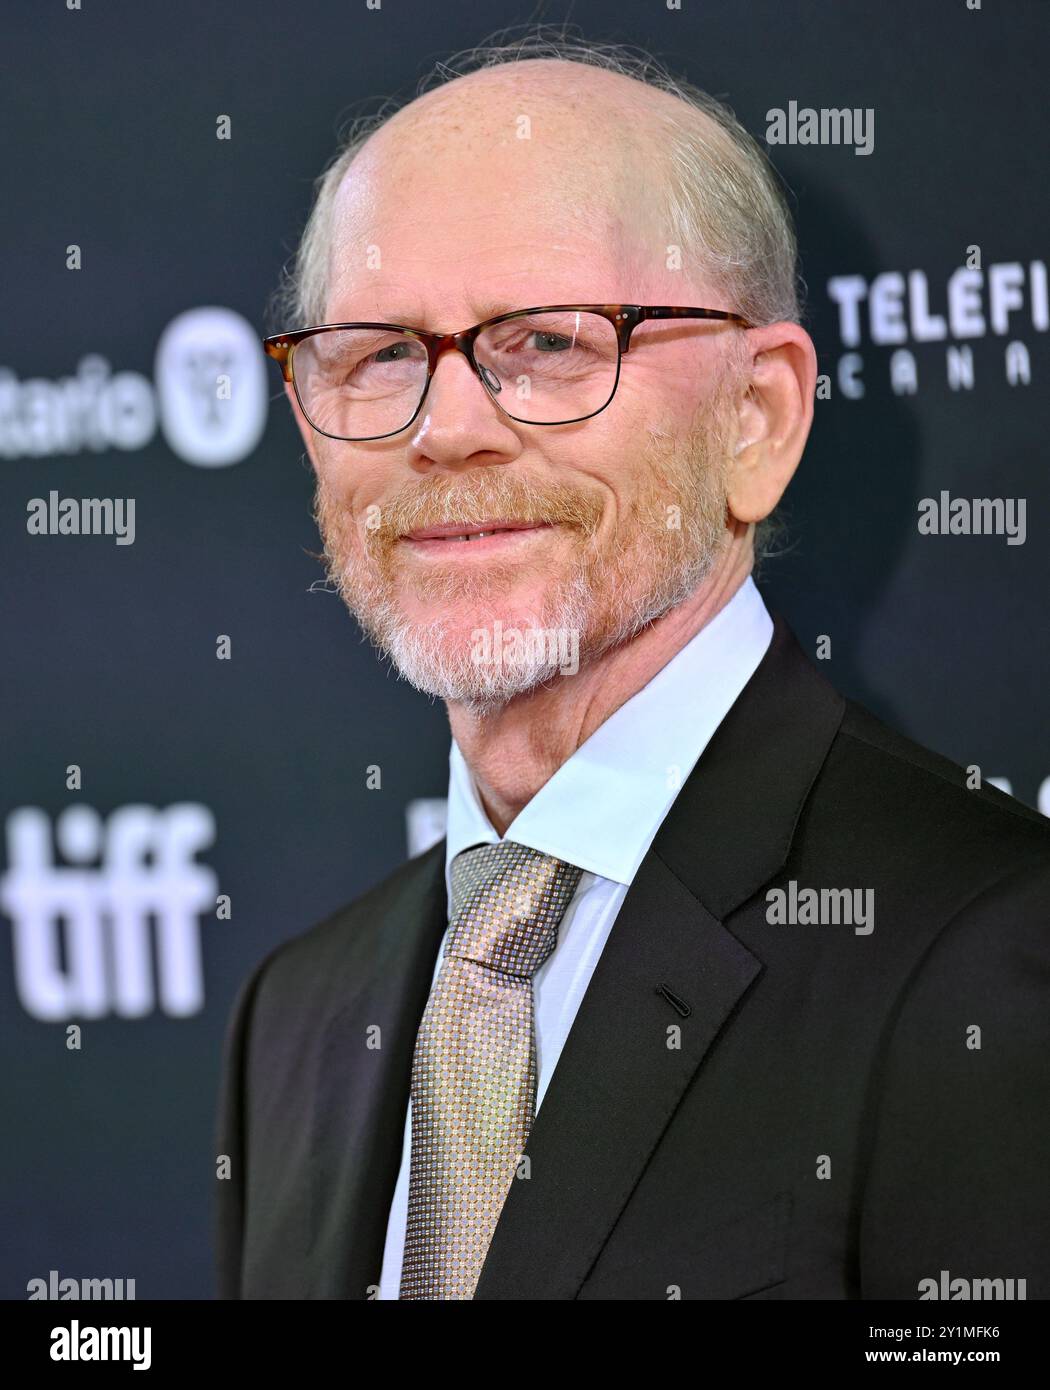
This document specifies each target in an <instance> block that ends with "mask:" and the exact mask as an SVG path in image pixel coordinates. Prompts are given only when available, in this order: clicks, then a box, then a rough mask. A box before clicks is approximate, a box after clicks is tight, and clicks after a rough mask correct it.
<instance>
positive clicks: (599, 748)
mask: <svg viewBox="0 0 1050 1390" xmlns="http://www.w3.org/2000/svg"><path fill="white" fill-rule="evenodd" d="M772 635H773V620H772V619H771V618H770V616H769V612H768V611H767V609H766V606H765V604H764V603H763V601H762V596H761V595H760V594H759V592H758V589H757V588H756V586H755V583H754V580H753V579H752V578H751V576H750V575H749V576H748V578H747V579H746V580H745V581H744V583H743V584H742V585H741V586H740V588H739V589H738V590H737V592H736V593H735V594H734V595H733V597H732V598H731V599H730V601H729V602H728V603H727V604H726V605H725V607H724V608H722V609H721V610H720V611H719V612H718V613H716V614H715V616H714V617H713V618H712V619H711V621H710V622H709V623H707V624H706V626H704V627H702V628H701V629H700V631H699V632H698V633H696V635H695V636H694V637H692V638H691V639H690V640H689V641H688V642H687V643H686V645H685V646H684V647H683V648H682V649H681V650H680V651H679V652H677V653H676V654H675V655H674V656H673V657H672V658H671V660H670V661H669V662H668V663H667V665H666V666H664V667H663V668H662V669H661V670H660V671H658V672H657V673H656V675H655V676H654V677H653V678H652V680H651V681H649V683H648V684H647V685H645V686H643V687H642V689H641V690H639V691H638V692H637V693H636V694H634V695H632V696H631V698H630V699H629V700H627V701H626V702H625V703H624V704H622V705H621V706H620V708H619V709H618V710H616V711H615V712H614V713H613V714H611V715H610V716H609V718H608V719H607V720H606V721H605V723H604V724H602V725H600V726H599V727H598V728H597V729H596V730H595V731H594V733H593V734H591V736H590V738H588V739H587V740H586V742H584V743H582V744H581V745H580V747H579V748H577V749H576V751H575V753H573V754H572V756H571V757H570V758H569V759H567V761H566V762H564V763H563V764H562V766H561V767H560V768H558V770H557V772H555V774H554V775H553V777H551V778H550V780H549V781H547V782H545V783H544V785H543V786H542V787H541V788H540V790H539V791H538V792H537V793H536V795H535V796H534V797H533V798H532V800H531V801H530V802H529V803H528V805H527V806H525V807H523V809H522V810H521V811H520V812H519V814H518V815H517V816H516V817H515V819H514V820H513V821H512V822H511V824H510V825H509V826H508V827H507V832H506V838H507V839H508V840H514V841H516V842H517V843H518V844H522V845H528V846H529V847H530V848H532V849H535V850H539V851H541V852H542V853H544V854H552V855H555V856H556V857H557V858H558V859H564V860H566V861H567V862H568V863H571V864H576V865H578V866H579V867H580V868H581V869H584V870H585V871H587V872H590V873H594V874H598V875H600V876H601V877H602V878H607V879H611V880H613V881H614V882H616V883H622V884H630V883H631V882H632V881H633V879H634V875H635V874H636V873H637V871H638V866H639V865H640V864H641V862H642V860H643V858H644V857H645V854H646V852H647V850H648V849H649V846H650V844H651V843H652V841H653V839H654V837H655V835H656V832H657V831H658V830H659V828H660V825H661V823H662V822H663V819H664V817H665V816H666V815H667V812H668V811H669V810H670V808H671V804H672V803H673V801H674V799H675V797H676V796H677V795H678V792H679V791H680V790H681V788H682V785H683V784H684V782H685V779H686V778H687V777H688V776H689V774H690V772H691V771H692V769H693V767H694V766H695V764H696V762H697V760H698V758H699V757H700V754H701V753H702V752H703V751H704V748H705V747H706V746H707V743H708V740H709V739H710V738H711V735H712V734H713V733H714V732H715V730H716V729H717V728H718V726H719V724H720V723H721V722H722V720H723V719H724V718H725V716H726V714H728V712H729V710H730V708H731V706H732V705H733V704H734V702H735V701H736V699H737V697H738V695H739V694H740V692H741V691H742V690H743V688H744V686H745V685H746V684H747V682H748V681H749V680H750V678H751V676H752V675H753V674H754V672H755V669H756V667H757V666H758V664H759V662H760V661H761V660H762V658H763V656H764V655H765V653H766V649H767V648H768V646H769V643H770V639H771V637H772ZM499 839H500V837H499V835H498V834H497V833H496V830H495V827H494V826H493V825H492V823H491V821H490V820H489V818H488V816H487V815H486V813H485V811H484V809H483V807H482V805H481V801H480V799H479V797H478V793H477V788H476V787H475V785H474V779H473V777H472V775H471V773H470V769H469V768H468V766H467V763H466V760H465V759H464V757H463V754H462V753H461V752H460V749H459V745H458V744H457V743H456V741H455V739H453V740H452V747H451V750H450V753H449V794H448V820H447V826H446V851H445V886H446V889H447V891H448V894H449V901H450V902H451V866H452V861H453V859H455V857H456V855H457V854H459V853H460V852H461V851H462V850H465V849H469V848H470V847H471V846H472V845H477V844H497V843H498V842H499Z"/></svg>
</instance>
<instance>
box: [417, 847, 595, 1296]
mask: <svg viewBox="0 0 1050 1390" xmlns="http://www.w3.org/2000/svg"><path fill="white" fill-rule="evenodd" d="M581 873H582V870H581V869H579V868H577V867H576V865H575V864H567V863H565V862H564V861H563V860H561V859H555V858H554V857H553V856H552V855H549V854H541V853H540V852H539V850H534V849H529V848H528V847H527V846H525V845H518V844H515V843H514V842H513V841H512V840H501V841H500V842H499V843H498V844H495V845H476V846H475V847H474V848H473V849H468V850H464V851H463V853H462V854H457V855H456V858H455V859H454V860H453V861H452V916H451V920H450V923H449V930H448V935H447V937H446V943H445V952H444V959H443V960H442V963H441V970H440V973H439V974H438V977H437V980H436V981H435V983H434V987H433V989H432V990H431V992H430V998H429V1000H428V1002H427V1006H426V1009H425V1010H424V1013H423V1019H422V1022H421V1023H420V1026H419V1033H418V1034H417V1036H416V1050H415V1054H414V1057H413V1061H412V1158H411V1168H410V1170H409V1189H408V1225H407V1230H406V1233H405V1255H404V1263H403V1265H402V1270H401V1294H400V1296H401V1298H403V1299H422V1298H435V1299H437V1298H440V1299H463V1298H473V1296H474V1288H475V1285H476V1284H477V1282H478V1276H479V1275H480V1273H481V1266H482V1264H483V1263H484V1260H485V1256H486V1254H487V1252H488V1248H489V1242H490V1241H491V1239H492V1233H493V1231H494V1230H495V1228H496V1222H497V1221H498V1220H499V1215H500V1211H501V1210H502V1208H503V1203H504V1200H505V1198H506V1196H507V1192H508V1190H509V1188H510V1185H511V1183H512V1182H513V1181H514V1175H515V1173H516V1171H517V1166H518V1162H519V1160H520V1158H521V1156H522V1153H523V1151H524V1148H525V1144H526V1141H527V1140H528V1137H529V1129H530V1128H531V1125H532V1120H533V1116H534V1114H535V1109H536V1036H535V1030H534V1026H533V998H532V977H533V975H534V974H535V973H536V971H537V970H538V969H539V968H540V966H541V965H542V964H543V962H544V961H545V960H546V959H547V957H548V956H549V955H550V953H551V952H552V951H553V950H554V947H555V946H556V945H557V941H558V926H559V923H560V922H561V919H562V916H563V914H564V912H565V909H566V908H567V907H568V905H569V902H570V900H571V899H572V896H573V893H574V892H575V891H576V885H577V883H578V882H579V879H580V874H581Z"/></svg>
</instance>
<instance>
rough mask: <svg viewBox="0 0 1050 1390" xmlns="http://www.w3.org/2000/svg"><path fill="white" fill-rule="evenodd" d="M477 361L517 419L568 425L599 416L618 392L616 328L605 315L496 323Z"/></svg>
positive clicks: (564, 314) (479, 344) (480, 343)
mask: <svg viewBox="0 0 1050 1390" xmlns="http://www.w3.org/2000/svg"><path fill="white" fill-rule="evenodd" d="M474 359H475V361H476V362H477V364H478V367H479V369H480V372H481V378H482V380H483V381H484V383H485V386H486V388H487V389H488V391H489V393H490V395H491V396H492V397H493V399H494V400H495V401H496V402H497V403H498V404H499V405H500V406H501V407H502V408H503V409H504V410H505V411H506V412H507V414H508V415H511V416H513V417H514V419H515V420H522V421H525V422H527V423H529V424H535V425H562V424H566V423H567V422H568V421H570V420H580V419H582V418H584V417H585V416H587V415H593V414H595V412H596V411H599V410H601V409H602V408H603V407H604V406H606V405H608V404H609V401H610V400H611V399H612V394H613V392H614V391H615V389H616V375H617V372H618V371H619V365H620V355H619V347H618V343H617V337H616V329H615V328H614V326H613V325H612V324H611V323H610V322H609V320H608V319H605V318H602V316H601V315H600V314H592V313H588V312H586V311H576V310H571V309H561V310H555V311H554V312H545V313H538V314H527V315H524V316H523V317H521V318H514V319H507V320H505V321H504V322H503V323H494V324H491V325H490V326H489V327H488V328H486V329H485V330H484V331H483V332H482V333H480V334H479V335H478V338H477V340H476V342H475V344H474Z"/></svg>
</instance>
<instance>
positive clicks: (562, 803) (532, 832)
mask: <svg viewBox="0 0 1050 1390" xmlns="http://www.w3.org/2000/svg"><path fill="white" fill-rule="evenodd" d="M772 635H773V621H772V619H771V618H770V616H769V613H768V611H767V609H766V606H765V604H764V603H763V602H762V597H761V595H760V594H759V592H758V589H757V588H756V587H755V584H754V581H753V580H752V579H751V578H750V577H748V578H747V579H746V580H745V581H744V583H743V584H742V585H741V587H740V588H739V589H738V590H737V592H736V593H735V594H734V595H733V597H732V598H731V599H730V601H729V602H728V603H727V604H726V606H725V607H724V608H723V609H721V610H720V612H718V613H717V614H716V615H715V616H714V618H712V619H711V621H710V622H709V623H708V624H707V626H706V627H703V628H701V629H700V631H699V632H698V633H697V634H696V636H695V637H693V638H692V639H691V640H690V641H689V642H687V643H686V645H685V646H684V647H683V648H682V650H681V651H680V652H678V653H676V655H675V656H674V657H672V659H671V660H670V661H669V662H668V663H667V665H666V666H664V667H663V669H662V670H660V671H658V672H657V674H656V675H655V676H654V677H653V679H652V680H651V681H650V682H649V683H648V685H645V686H643V687H642V689H641V690H639V691H638V692H637V693H636V694H635V695H633V696H632V697H631V698H630V699H629V700H627V701H626V702H625V703H624V704H623V705H621V706H620V708H619V709H618V710H616V711H615V713H614V714H612V715H610V717H609V718H608V719H607V720H606V721H605V723H604V724H602V725H600V726H599V728H597V729H596V730H595V731H594V733H593V734H592V735H591V736H590V738H589V739H587V741H586V742H585V743H582V744H581V745H580V747H579V748H577V750H576V752H575V753H573V755H572V756H571V757H570V758H569V759H568V760H567V761H566V762H565V763H563V764H562V766H561V767H560V768H558V770H557V772H555V774H554V776H553V777H551V778H550V780H549V781H548V782H545V783H544V785H543V786H542V787H541V788H540V790H539V791H538V792H537V793H536V795H535V796H534V797H533V798H532V800H531V801H530V802H529V803H528V805H527V806H525V807H524V808H523V809H522V810H521V811H520V812H519V814H518V815H517V816H516V817H515V819H514V820H513V821H512V822H511V824H510V825H509V826H508V827H507V832H506V838H507V839H508V840H514V841H516V843H518V844H521V845H528V846H529V847H530V848H532V849H536V850H540V851H542V852H543V853H545V854H553V855H556V856H557V858H559V859H564V860H566V861H567V862H568V863H570V864H577V865H579V867H580V868H581V869H582V870H583V871H584V872H583V873H582V874H581V876H580V881H579V884H578V885H577V889H576V893H575V894H574V896H573V898H572V901H571V902H570V903H569V906H568V907H567V908H566V910H565V915H564V917H563V918H562V924H561V928H560V929H559V932H558V944H557V946H556V947H555V949H554V951H553V952H552V953H551V955H550V956H548V958H547V960H546V961H545V962H544V963H543V965H541V966H540V968H539V970H538V971H537V972H536V974H535V976H534V977H533V997H534V1000H535V1008H536V1053H537V1066H538V1075H537V1081H536V1109H537V1111H538V1110H539V1107H540V1105H541V1104H542V1102H543V1097H544V1094H545V1092H546V1090H547V1087H548V1085H549V1084H550V1080H551V1076H552V1075H553V1073H554V1068H555V1066H556V1065H557V1062H558V1058H559V1056H560V1055H561V1050H562V1047H563V1046H564V1044H565V1040H566V1038H567V1037H568V1035H569V1029H570V1028H571V1027H572V1022H573V1019H574V1018H575V1017H576V1011H577V1009H578V1008H579V1006H580V1002H581V1000H582V999H583V996H584V993H585V991H586V989H587V985H588V983H589V982H590V978H591V974H592V972H593V970H594V967H595V965H596V964H597V962H598V957H599V956H600V955H601V953H602V948H603V947H604V945H605V942H606V939H607V937H608V935H609V932H610V930H611V929H612V924H613V922H614V921H615V920H616V914H617V913H618V912H619V910H620V905H621V903H622V902H623V900H624V898H625V897H626V896H627V890H628V888H629V887H630V885H631V882H632V880H633V879H634V876H635V874H636V873H637V871H638V867H639V865H640V864H641V862H642V860H643V858H644V857H645V854H646V852H647V851H648V849H649V846H650V845H651V844H652V842H653V839H654V838H655V836H656V832H657V831H658V830H659V828H660V825H661V824H662V822H663V820H664V817H665V816H666V815H667V813H668V811H669V810H670V809H671V805H672V803H673V802H674V799H675V797H676V796H677V795H678V793H679V791H680V790H681V788H682V785H683V784H684V782H685V779H686V778H687V777H688V776H689V773H690V772H691V771H692V769H693V767H694V765H695V763H696V761H697V759H698V758H699V757H700V754H701V753H702V752H703V751H704V749H705V747H706V746H707V743H708V740H709V739H710V738H711V735H712V734H713V733H714V732H715V730H716V729H717V728H718V726H719V724H720V723H721V722H722V720H723V719H724V718H725V716H726V714H727V713H728V712H729V709H730V707H731V706H732V705H733V703H734V702H735V701H736V698H737V696H738V695H739V694H740V692H741V690H743V688H744V686H745V685H746V684H747V682H748V680H749V679H750V678H751V676H752V674H753V673H754V671H755V668H756V667H757V666H758V664H759V662H760V661H761V660H762V658H763V656H764V655H765V653H766V649H767V648H768V646H769V643H770V639H771V638H772ZM446 834H447V846H446V853H445V886H446V889H447V891H448V896H449V902H450V903H451V900H452V879H451V869H452V861H453V859H455V857H456V855H457V854H459V853H460V851H461V850H465V849H469V848H470V847H471V846H472V845H477V844H497V843H498V842H499V839H500V836H499V835H498V834H497V833H496V830H495V829H494V827H493V825H492V823H491V822H490V821H489V818H488V816H487V815H486V814H485V811H484V810H483V808H482V805H481V802H480V800H479V799H478V794H477V790H476V789H475V786H474V780H473V778H472V776H471V774H470V770H469V768H468V767H467V764H466V762H465V761H464V758H463V755H462V753H461V752H460V751H459V747H458V745H457V744H456V742H455V740H453V742H452V748H451V752H450V755H449V796H448V823H447V832H446ZM446 935H447V932H446ZM444 947H445V939H444V938H442V942H441V950H440V951H439V952H438V958H437V961H436V963H435V966H434V977H433V978H434V979H435V980H436V979H437V975H438V972H439V970H440V968H441V957H442V953H443V952H444ZM432 983H433V982H432ZM411 1155H412V1107H411V1103H410V1104H409V1106H408V1114H407V1116H406V1119H405V1139H404V1146H403V1148H402V1153H401V1170H400V1173H399V1175H398V1180H397V1187H396V1189H395V1191H394V1199H393V1202H392V1203H391V1207H390V1215H389V1218H388V1222H387V1233H386V1246H385V1248H384V1253H383V1272H382V1275H381V1277H380V1289H379V1297H380V1298H381V1299H396V1298H397V1297H398V1293H399V1290H400V1284H401V1262H402V1258H403V1255H404V1245H405V1226H406V1221H407V1216H408V1179H409V1170H410V1163H411Z"/></svg>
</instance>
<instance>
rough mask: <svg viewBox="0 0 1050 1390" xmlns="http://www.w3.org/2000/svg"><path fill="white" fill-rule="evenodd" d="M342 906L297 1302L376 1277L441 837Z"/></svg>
mask: <svg viewBox="0 0 1050 1390" xmlns="http://www.w3.org/2000/svg"><path fill="white" fill-rule="evenodd" d="M380 894H381V895H382V897H381V898H380V896H379V895H380ZM352 911H353V912H354V913H355V914H358V913H360V914H362V920H361V924H360V925H359V926H356V927H355V928H354V935H355V936H356V935H358V934H359V942H360V947H359V949H357V950H355V951H352V952H351V953H350V956H349V959H348V960H347V962H346V965H345V967H344V969H345V977H344V978H342V979H341V980H340V981H336V982H332V981H329V982H326V983H327V986H328V987H329V988H333V989H334V992H335V993H336V994H337V995H338V996H341V997H342V998H343V999H344V1001H345V1002H344V1003H343V1005H342V1007H341V1008H339V1010H338V1011H337V1012H336V1013H335V1014H334V1015H333V1017H332V1018H331V1019H330V1020H329V1022H328V1023H327V1025H326V1026H325V1028H324V1031H323V1035H322V1041H321V1046H320V1049H319V1051H318V1054H317V1058H316V1073H315V1075H314V1078H313V1081H314V1084H313V1100H312V1110H311V1126H312V1133H311V1143H310V1156H311V1158H310V1161H311V1170H310V1212H309V1222H310V1228H309V1233H310V1250H309V1256H308V1292H307V1293H306V1295H305V1296H306V1297H308V1298H366V1297H368V1288H369V1286H370V1285H374V1284H378V1282H379V1275H380V1271H381V1269H382V1260H383V1244H384V1239H385V1235H386V1224H387V1217H388V1214H389V1210H390V1203H391V1201H392V1199H393V1195H394V1187H395V1185H396V1182H397V1174H398V1169H399V1166H400V1161H401V1146H402V1141H403V1137H404V1124H405V1110H406V1106H407V1104H408V1096H409V1083H410V1079H411V1069H412V1052H413V1049H414V1046H415V1039H416V1030H417V1028H418V1025H419V1020H420V1018H421V1017H422V1014H423V1009H424V1006H425V1004H426V999H427V994H428V992H429V989H430V982H431V977H432V974H433V969H434V963H435V960H436V959H437V952H438V948H439V946H440V944H441V935H442V933H443V931H444V929H445V926H446V925H447V917H446V903H445V842H444V840H442V841H441V842H440V843H439V844H437V845H435V846H434V847H433V848H432V849H430V850H428V851H427V852H426V853H425V854H423V855H421V856H419V858H418V859H416V860H412V861H410V863H409V865H407V866H406V869H405V871H404V872H403V874H402V875H401V877H400V878H399V880H398V881H397V883H396V885H394V887H393V890H392V891H391V887H390V886H388V885H381V886H380V888H379V889H378V890H376V893H375V894H370V895H368V896H367V897H366V898H365V899H363V900H362V901H360V902H359V903H357V904H355V906H354V908H353V909H352ZM374 1028H378V1029H379V1034H378V1037H379V1041H380V1046H379V1047H371V1048H370V1047H368V1045H367V1043H368V1039H369V1030H370V1029H374ZM371 1036H372V1037H373V1039H374V1038H375V1036H376V1035H375V1034H374V1033H373V1034H372V1035H371ZM305 1083H307V1078H304V1084H305Z"/></svg>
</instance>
